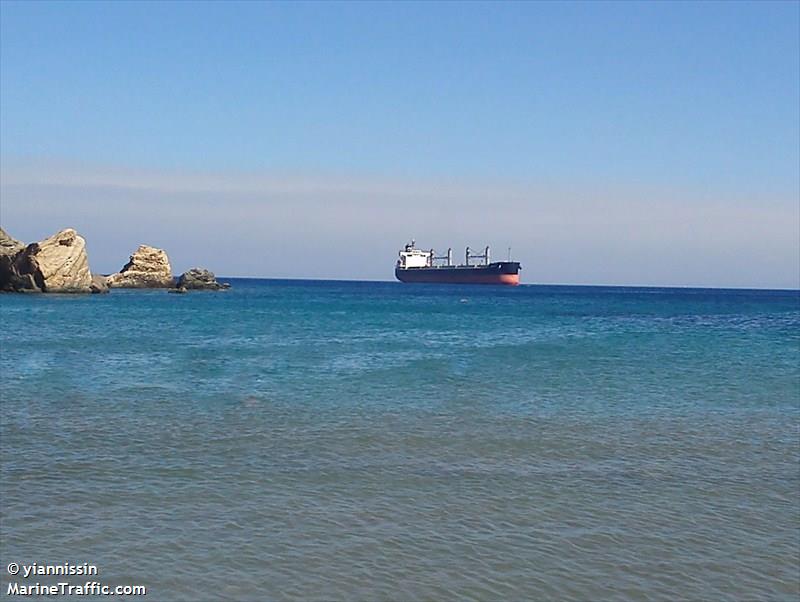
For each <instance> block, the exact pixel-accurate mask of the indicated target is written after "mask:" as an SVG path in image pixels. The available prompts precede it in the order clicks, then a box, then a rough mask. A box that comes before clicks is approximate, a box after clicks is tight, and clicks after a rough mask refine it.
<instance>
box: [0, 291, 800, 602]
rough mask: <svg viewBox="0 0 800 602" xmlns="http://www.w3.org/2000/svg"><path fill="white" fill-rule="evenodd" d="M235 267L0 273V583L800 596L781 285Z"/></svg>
mask: <svg viewBox="0 0 800 602" xmlns="http://www.w3.org/2000/svg"><path fill="white" fill-rule="evenodd" d="M232 282H233V285H234V288H233V289H232V290H231V291H228V292H224V293H194V294H187V295H172V294H167V293H166V292H163V291H120V290H115V291H113V292H112V293H111V294H110V295H104V296H81V297H79V296H24V295H16V296H15V295H2V296H0V318H1V319H2V328H1V329H0V345H2V347H1V350H2V353H1V354H0V369H1V370H2V381H1V382H0V394H1V397H0V400H1V401H2V404H1V406H0V410H1V411H0V461H1V465H2V466H1V467H2V470H1V471H0V479H1V480H0V495H1V496H2V497H1V498H0V501H1V503H0V584H2V588H3V589H2V591H3V593H2V594H0V595H5V593H6V588H7V584H8V583H9V582H10V581H13V579H10V577H9V575H8V574H7V570H6V566H7V564H8V563H9V562H17V563H20V564H22V563H31V562H34V561H35V562H38V563H40V564H45V563H50V564H53V563H63V562H65V561H71V562H79V563H83V562H90V563H93V564H95V565H97V566H98V568H99V575H98V576H97V577H94V578H93V579H96V580H98V581H100V582H102V583H104V584H109V585H116V584H143V585H145V586H146V587H147V589H148V595H147V598H146V599H148V600H217V599H219V600H453V599H460V600H522V599H525V600H578V601H583V600H587V601H588V600H592V601H594V600H664V601H667V600H680V599H687V600H723V599H728V600H742V599H748V600H749V599H753V600H792V601H795V600H797V599H798V595H800V293H798V292H796V291H795V292H775V291H772V292H771V291H719V290H687V289H633V288H586V287H549V286H521V287H518V288H495V287H485V288H482V287H476V288H470V287H457V286H456V287H453V286H450V287H445V286H441V287H440V286H435V285H429V286H424V285H417V286H415V285H401V284H396V283H357V282H305V281H270V280H233V281H232ZM36 580H38V581H40V582H42V583H46V582H49V581H46V580H45V579H44V578H40V579H29V580H27V582H28V583H30V582H33V581H36ZM61 580H63V578H62V579H61ZM16 581H18V582H19V583H20V584H23V583H26V580H23V579H19V578H18V579H16ZM70 581H71V582H74V583H83V582H84V581H86V579H85V578H83V577H81V578H72V579H70Z"/></svg>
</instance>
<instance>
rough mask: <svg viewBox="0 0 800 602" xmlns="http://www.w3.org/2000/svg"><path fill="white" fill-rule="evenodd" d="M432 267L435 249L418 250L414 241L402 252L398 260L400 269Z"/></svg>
mask: <svg viewBox="0 0 800 602" xmlns="http://www.w3.org/2000/svg"><path fill="white" fill-rule="evenodd" d="M431 265H433V249H431V250H430V251H422V250H421V249H416V248H414V241H413V240H412V241H411V244H409V245H406V247H405V249H403V250H402V251H400V259H398V260H397V267H400V268H426V267H429V266H431Z"/></svg>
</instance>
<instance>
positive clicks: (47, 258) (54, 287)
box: [0, 228, 92, 293]
mask: <svg viewBox="0 0 800 602" xmlns="http://www.w3.org/2000/svg"><path fill="white" fill-rule="evenodd" d="M3 238H4V242H3V243H2V244H0V246H2V247H3V249H4V251H2V253H4V252H5V249H14V248H16V247H17V246H18V245H17V244H15V243H18V241H14V239H12V238H10V237H9V236H8V235H7V234H5V232H3ZM3 257H4V259H3V260H2V261H0V263H1V264H2V265H0V288H2V289H3V290H13V291H38V292H46V293H88V292H89V287H90V286H91V284H92V274H91V272H90V271H89V259H88V257H87V256H86V241H85V240H84V239H83V237H81V236H79V235H78V233H77V232H75V230H73V229H72V228H66V229H64V230H61V231H60V232H58V233H56V234H54V235H53V236H51V237H50V238H46V239H44V240H42V241H40V242H35V243H32V244H29V245H28V246H27V247H25V248H24V249H22V250H19V251H17V252H16V253H15V254H14V255H13V256H11V255H3Z"/></svg>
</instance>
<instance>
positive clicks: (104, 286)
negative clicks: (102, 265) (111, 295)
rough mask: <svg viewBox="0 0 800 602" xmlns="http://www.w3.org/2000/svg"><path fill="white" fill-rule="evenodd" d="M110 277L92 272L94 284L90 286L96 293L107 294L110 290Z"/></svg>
mask: <svg viewBox="0 0 800 602" xmlns="http://www.w3.org/2000/svg"><path fill="white" fill-rule="evenodd" d="M107 280H108V278H106V277H105V276H101V275H100V274H92V284H91V286H90V287H89V288H90V290H91V291H92V293H94V294H105V293H107V292H108V282H107Z"/></svg>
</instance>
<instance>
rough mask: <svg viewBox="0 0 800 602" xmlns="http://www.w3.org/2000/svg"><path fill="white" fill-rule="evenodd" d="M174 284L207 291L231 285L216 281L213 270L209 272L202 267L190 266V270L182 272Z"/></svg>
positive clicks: (179, 286)
mask: <svg viewBox="0 0 800 602" xmlns="http://www.w3.org/2000/svg"><path fill="white" fill-rule="evenodd" d="M176 286H177V287H178V288H184V289H192V290H208V291H218V290H222V289H226V288H230V287H231V285H230V284H228V283H220V282H217V278H216V276H214V272H210V271H208V270H205V269H203V268H192V269H191V270H188V271H186V272H184V273H183V274H181V275H180V277H179V278H178V283H177V285H176Z"/></svg>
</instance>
